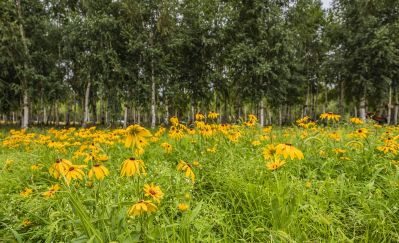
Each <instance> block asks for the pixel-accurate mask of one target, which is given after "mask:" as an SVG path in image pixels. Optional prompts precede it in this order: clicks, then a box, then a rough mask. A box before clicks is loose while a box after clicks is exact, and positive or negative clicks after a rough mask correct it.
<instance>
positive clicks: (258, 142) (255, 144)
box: [252, 140, 261, 147]
mask: <svg viewBox="0 0 399 243" xmlns="http://www.w3.org/2000/svg"><path fill="white" fill-rule="evenodd" d="M260 144H261V143H260V141H259V140H255V141H252V146H255V147H256V146H259V145H260Z"/></svg>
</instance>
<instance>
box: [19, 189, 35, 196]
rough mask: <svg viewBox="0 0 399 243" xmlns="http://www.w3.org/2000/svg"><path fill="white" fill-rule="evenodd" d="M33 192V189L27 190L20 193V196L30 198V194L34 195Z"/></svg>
mask: <svg viewBox="0 0 399 243" xmlns="http://www.w3.org/2000/svg"><path fill="white" fill-rule="evenodd" d="M32 192H33V190H32V189H31V188H25V189H24V190H23V191H22V192H20V193H19V195H21V196H23V197H29V195H30V194H32Z"/></svg>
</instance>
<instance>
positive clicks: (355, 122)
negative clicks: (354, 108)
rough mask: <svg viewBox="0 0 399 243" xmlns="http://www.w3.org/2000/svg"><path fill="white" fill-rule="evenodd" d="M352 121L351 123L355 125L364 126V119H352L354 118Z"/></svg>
mask: <svg viewBox="0 0 399 243" xmlns="http://www.w3.org/2000/svg"><path fill="white" fill-rule="evenodd" d="M350 121H351V122H352V123H353V124H356V125H360V124H363V121H362V119H360V118H357V117H352V118H351V119H350Z"/></svg>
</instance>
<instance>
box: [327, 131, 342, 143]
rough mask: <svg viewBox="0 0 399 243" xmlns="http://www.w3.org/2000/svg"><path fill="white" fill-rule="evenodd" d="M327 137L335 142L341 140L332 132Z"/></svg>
mask: <svg viewBox="0 0 399 243" xmlns="http://www.w3.org/2000/svg"><path fill="white" fill-rule="evenodd" d="M328 136H329V137H330V138H331V139H333V140H335V141H339V140H341V136H340V135H339V134H338V133H336V132H332V133H330V134H329V135H328Z"/></svg>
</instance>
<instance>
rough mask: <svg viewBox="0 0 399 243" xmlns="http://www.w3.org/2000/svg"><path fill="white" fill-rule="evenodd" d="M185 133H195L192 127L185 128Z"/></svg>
mask: <svg viewBox="0 0 399 243" xmlns="http://www.w3.org/2000/svg"><path fill="white" fill-rule="evenodd" d="M187 133H188V134H190V135H194V134H195V130H194V129H193V128H189V129H187Z"/></svg>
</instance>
